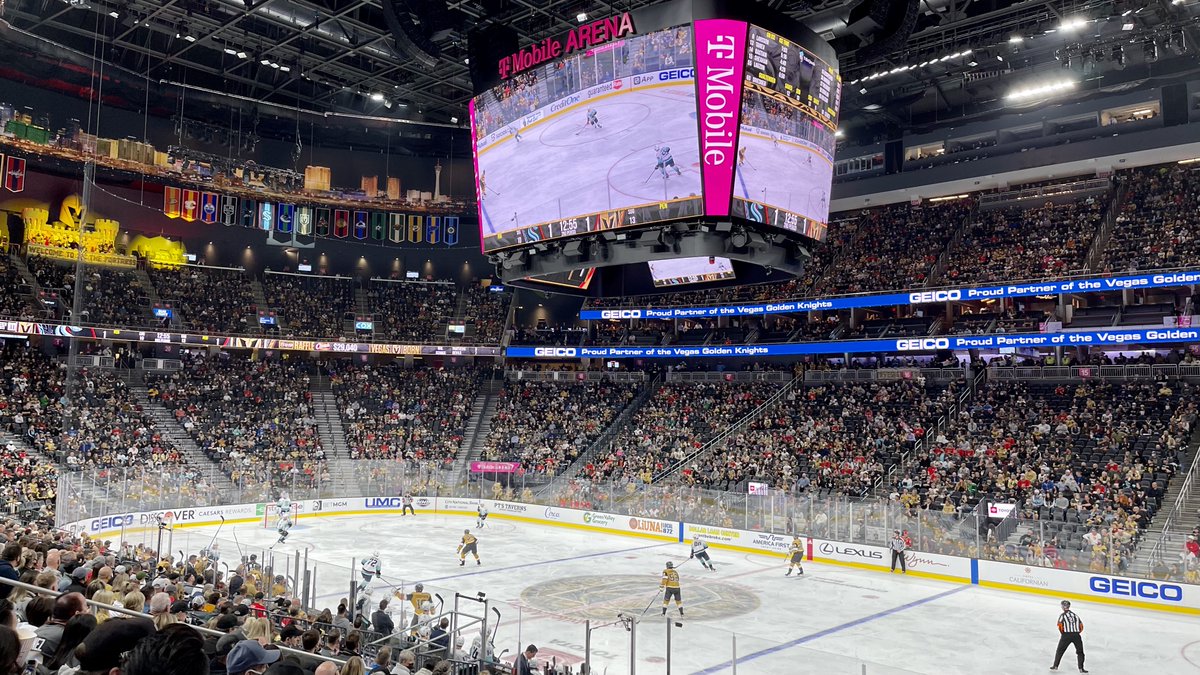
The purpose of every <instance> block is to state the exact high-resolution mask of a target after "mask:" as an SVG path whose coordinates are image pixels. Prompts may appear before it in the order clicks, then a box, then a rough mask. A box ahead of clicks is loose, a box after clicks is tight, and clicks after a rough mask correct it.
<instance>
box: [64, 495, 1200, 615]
mask: <svg viewBox="0 0 1200 675" xmlns="http://www.w3.org/2000/svg"><path fill="white" fill-rule="evenodd" d="M412 501H413V506H414V508H415V510H416V512H417V516H418V517H421V516H427V515H438V516H462V517H464V518H474V517H475V515H476V509H477V507H478V505H479V504H480V503H482V504H483V506H484V507H485V508H486V509H487V510H488V512H489V514H490V517H491V518H494V519H497V520H510V521H515V522H523V523H530V524H534V525H549V526H554V527H566V528H571V529H575V530H583V531H589V532H600V533H604V534H618V535H622V536H627V537H638V538H642V539H651V540H655V541H661V542H669V543H680V544H690V543H691V542H692V541H693V540H694V538H696V537H701V538H703V539H704V540H705V541H706V542H708V544H709V546H710V547H711V548H713V549H716V550H725V551H736V552H740V553H747V554H751V555H761V556H766V557H777V558H778V559H779V561H780V565H783V560H784V556H785V554H786V553H787V551H788V549H789V547H790V546H791V542H792V537H791V536H790V535H783V534H775V533H771V532H759V531H753V530H741V529H737V528H732V527H714V526H710V525H700V524H695V523H687V522H681V521H675V520H661V519H656V518H641V517H637V516H627V515H618V514H612V513H605V512H602V511H589V510H581V509H573V508H566V507H558V506H544V505H537V504H523V503H519V502H508V501H502V500H494V499H474V498H461V497H413V498H412ZM402 507H403V500H402V498H401V497H335V498H328V499H304V500H295V501H294V506H293V508H294V509H295V510H296V512H297V519H298V520H300V521H310V520H313V519H318V518H323V517H335V516H336V517H342V516H360V515H372V516H386V515H400V513H401V508H402ZM268 511H269V509H268V505H267V504H266V503H263V502H258V503H249V504H233V505H227V506H196V507H180V508H175V509H171V510H160V511H139V512H129V513H116V514H109V515H103V516H98V517H95V518H87V519H84V520H79V521H75V522H70V523H65V524H62V525H60V527H59V529H61V530H63V531H64V532H67V533H69V534H71V535H79V534H87V535H88V536H89V537H92V538H93V539H97V538H98V539H114V540H117V541H122V540H128V541H133V538H134V537H137V538H142V537H145V536H154V533H155V532H157V530H158V523H159V522H160V520H161V519H162V518H164V517H168V514H169V517H168V520H170V521H171V522H173V525H172V529H177V528H194V527H212V526H216V525H220V524H222V522H223V523H224V524H225V525H244V524H247V523H256V522H257V523H266V522H267V513H268ZM222 519H223V520H222ZM306 524H307V523H306ZM876 534H877V535H878V536H879V537H882V536H883V535H882V534H879V533H876ZM877 538H878V537H877ZM802 541H803V542H804V547H805V559H806V560H807V561H809V562H811V563H814V564H816V565H838V566H842V567H849V568H856V569H862V570H867V571H871V572H876V573H884V574H889V573H890V566H891V551H890V550H889V549H887V548H886V547H883V546H873V545H869V544H855V543H844V542H839V541H832V540H825V539H818V538H814V537H802ZM880 541H882V539H880ZM904 557H905V564H906V565H907V568H908V572H907V575H906V576H912V577H917V578H921V579H931V580H935V581H942V582H948V583H955V584H970V585H975V586H980V587H983V588H991V589H996V590H1003V591H1012V592H1017V593H1032V594H1036V595H1044V596H1049V597H1052V598H1056V599H1059V600H1061V599H1071V600H1076V601H1083V602H1098V603H1103V604H1107V605H1116V606H1122V607H1130V608H1135V609H1141V610H1152V611H1160V612H1171V613H1175V614H1184V615H1191V616H1200V586H1195V585H1187V584H1176V583H1171V582H1164V581H1155V580H1150V579H1133V578H1129V577H1120V576H1113V575H1108V574H1104V573H1100V572H1077V571H1072V570H1060V569H1053V568H1045V567H1036V566H1030V565H1023V564H1019V563H1007V562H997V561H992V560H979V559H974V558H964V557H958V556H948V555H941V554H936V553H925V552H920V551H907V552H905V556H904ZM895 574H897V575H898V574H899V570H897V572H895Z"/></svg>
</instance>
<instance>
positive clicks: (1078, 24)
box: [1058, 16, 1088, 31]
mask: <svg viewBox="0 0 1200 675" xmlns="http://www.w3.org/2000/svg"><path fill="white" fill-rule="evenodd" d="M1087 23H1088V22H1087V21H1085V20H1083V19H1082V18H1080V17H1077V16H1075V17H1071V18H1069V19H1063V22H1062V23H1061V24H1059V25H1058V28H1059V30H1065V31H1074V30H1079V29H1080V28H1083V27H1084V26H1086V25H1087Z"/></svg>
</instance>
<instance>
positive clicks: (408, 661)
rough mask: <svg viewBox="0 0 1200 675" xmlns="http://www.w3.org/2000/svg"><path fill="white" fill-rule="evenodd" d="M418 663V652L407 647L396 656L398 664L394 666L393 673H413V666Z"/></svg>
mask: <svg viewBox="0 0 1200 675" xmlns="http://www.w3.org/2000/svg"><path fill="white" fill-rule="evenodd" d="M416 664H417V654H416V652H414V651H413V650H411V649H405V650H404V651H402V652H400V654H399V656H397V657H396V665H395V666H393V667H392V675H413V670H412V669H413V666H415V665H416Z"/></svg>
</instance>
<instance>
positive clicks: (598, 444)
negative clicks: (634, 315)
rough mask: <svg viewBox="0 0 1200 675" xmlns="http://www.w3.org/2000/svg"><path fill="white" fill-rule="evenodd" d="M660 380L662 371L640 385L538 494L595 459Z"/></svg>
mask: <svg viewBox="0 0 1200 675" xmlns="http://www.w3.org/2000/svg"><path fill="white" fill-rule="evenodd" d="M662 382H663V376H662V373H658V374H656V375H655V376H654V379H652V380H650V381H649V382H647V383H646V386H644V387H642V390H641V391H640V392H638V395H637V396H635V397H634V399H633V400H632V401H630V402H629V405H627V406H625V409H624V410H622V411H621V412H620V413H619V414H618V415H617V416H616V417H615V418H613V421H612V424H610V425H608V429H605V430H604V433H602V434H600V436H599V437H597V438H596V440H594V441H592V444H591V445H589V446H588V447H587V449H585V450H584V451H583V452H581V453H579V456H578V457H576V458H575V461H574V462H571V464H570V465H569V466H567V467H566V468H565V469H563V470H562V471H561V472H559V474H558V475H557V476H555V477H554V480H552V481H550V483H549V484H547V485H546V486H545V487H543V488H542V489H541V490H540V491H539V494H552V493H553V491H554V490H556V489H558V488H559V487H561V485H562V484H563V483H564V482H566V481H569V480H571V479H572V478H574V477H575V476H578V475H579V474H580V473H581V472H582V471H583V468H584V467H585V466H587V465H588V463H589V462H591V461H592V460H593V459H595V457H596V455H597V454H599V453H600V451H601V450H602V449H604V448H606V447H608V445H609V444H611V443H612V442H613V439H615V438H616V437H617V435H618V434H620V433H621V431H622V430H623V429H625V427H627V426H628V425H629V424H630V422H632V421H633V417H634V415H636V414H637V412H638V411H639V410H641V409H642V406H643V405H645V404H646V401H649V400H650V398H651V397H652V396H654V393H655V392H657V391H658V388H659V386H660V385H662Z"/></svg>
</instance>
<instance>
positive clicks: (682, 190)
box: [479, 82, 700, 234]
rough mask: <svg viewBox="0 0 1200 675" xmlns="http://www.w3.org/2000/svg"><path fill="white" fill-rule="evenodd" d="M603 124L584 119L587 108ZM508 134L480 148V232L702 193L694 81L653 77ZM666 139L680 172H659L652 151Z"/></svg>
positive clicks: (513, 227)
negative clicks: (664, 174)
mask: <svg viewBox="0 0 1200 675" xmlns="http://www.w3.org/2000/svg"><path fill="white" fill-rule="evenodd" d="M588 108H592V109H595V110H596V114H597V118H598V119H599V122H600V126H599V127H595V126H588V125H587V124H586V123H585V122H586V118H587V109H588ZM520 134H521V140H520V141H518V140H516V138H515V137H514V136H506V137H504V138H503V139H502V140H500V141H498V142H497V143H494V144H493V145H491V146H489V147H487V148H486V149H484V151H483V152H482V153H481V154H480V155H479V170H480V172H481V174H482V176H483V183H484V186H485V190H484V192H483V198H482V200H481V202H480V209H481V211H482V213H483V220H484V222H483V230H484V233H485V234H496V233H502V232H506V231H509V230H512V229H515V228H517V227H523V226H527V225H536V224H540V223H547V222H550V221H556V220H560V219H563V218H570V217H575V216H578V215H580V214H589V213H597V212H600V211H607V210H612V209H621V208H627V207H631V206H637V205H642V204H649V203H658V202H662V201H665V200H670V199H676V198H682V197H687V196H691V195H699V194H700V146H699V141H698V139H697V131H696V96H695V88H694V85H693V84H692V83H691V82H682V83H680V84H672V85H668V86H663V85H652V86H650V87H647V88H644V89H637V90H632V91H628V92H624V93H619V94H615V95H609V96H608V97H607V98H603V99H600V100H595V101H591V102H587V103H585V104H580V105H576V106H574V107H572V108H570V109H569V110H566V111H563V112H561V113H557V114H555V115H552V116H550V117H547V118H546V119H545V120H542V121H540V122H538V123H536V124H534V125H532V126H530V127H527V128H525V129H521V130H520ZM663 145H666V146H668V147H670V149H671V152H672V155H673V156H674V159H675V164H676V166H677V167H679V169H680V172H681V174H682V175H680V174H677V173H676V172H675V171H673V170H672V171H669V176H668V178H666V179H664V178H663V177H662V174H661V173H660V172H659V171H656V170H655V169H654V167H655V164H656V162H657V158H656V151H657V148H658V147H660V146H663Z"/></svg>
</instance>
